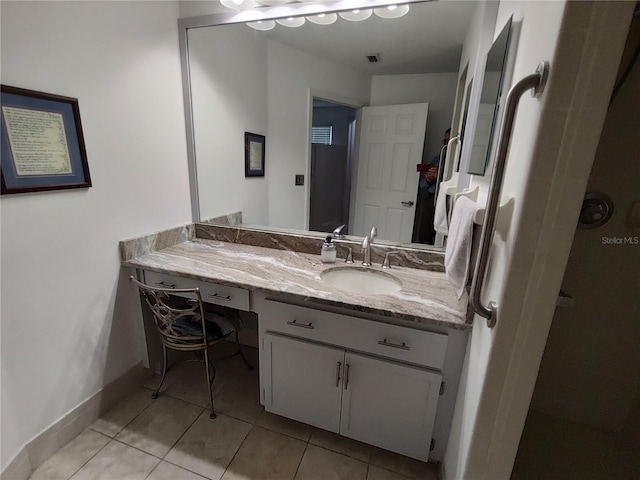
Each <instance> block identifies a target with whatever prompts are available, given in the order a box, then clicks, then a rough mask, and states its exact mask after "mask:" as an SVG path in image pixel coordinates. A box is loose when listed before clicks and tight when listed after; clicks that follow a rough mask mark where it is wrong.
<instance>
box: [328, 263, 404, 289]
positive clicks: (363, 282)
mask: <svg viewBox="0 0 640 480" xmlns="http://www.w3.org/2000/svg"><path fill="white" fill-rule="evenodd" d="M320 278H321V279H322V280H323V281H325V282H327V283H329V284H331V285H333V286H334V287H336V288H339V289H340V290H345V291H347V292H352V293H365V294H381V293H383V294H384V293H393V292H398V291H400V290H401V289H402V283H401V282H400V280H398V279H397V278H396V277H394V276H393V275H391V274H389V273H386V272H380V271H378V270H371V269H370V268H358V267H334V268H330V269H328V270H325V271H323V272H322V273H321V274H320Z"/></svg>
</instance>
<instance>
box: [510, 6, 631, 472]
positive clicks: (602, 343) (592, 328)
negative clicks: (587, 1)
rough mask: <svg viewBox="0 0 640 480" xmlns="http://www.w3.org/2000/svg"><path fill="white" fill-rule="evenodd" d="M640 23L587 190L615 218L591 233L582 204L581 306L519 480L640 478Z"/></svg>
mask: <svg viewBox="0 0 640 480" xmlns="http://www.w3.org/2000/svg"><path fill="white" fill-rule="evenodd" d="M637 11H638V10H637ZM639 20H640V15H636V16H635V19H634V21H633V23H632V27H631V29H630V32H629V36H628V39H627V48H626V49H625V54H624V55H623V62H622V64H621V66H620V73H619V75H618V80H617V82H616V88H615V89H614V94H613V96H612V101H611V104H610V105H609V110H608V113H607V116H606V119H605V124H604V128H603V130H602V134H601V136H600V141H599V144H598V150H597V153H596V157H595V160H594V164H593V168H592V170H591V175H590V177H589V181H588V184H587V192H588V193H589V192H599V193H604V194H606V195H607V196H608V197H609V199H610V205H612V206H613V215H612V216H611V218H610V219H609V220H608V221H607V222H606V223H604V224H602V225H599V224H598V223H600V222H597V223H595V224H591V225H588V219H589V218H593V219H597V218H596V217H593V210H591V214H590V210H589V207H588V206H587V205H586V204H585V205H583V210H582V212H581V220H583V223H582V224H581V225H579V228H578V229H577V230H576V233H575V236H574V239H573V244H572V247H571V254H570V256H569V260H568V263H567V267H566V270H565V274H564V279H563V291H565V292H566V293H567V294H568V295H570V296H571V297H572V302H570V303H569V306H567V307H562V306H559V307H557V308H556V312H555V315H554V317H553V323H552V325H551V330H550V332H549V337H548V339H547V344H546V347H545V351H544V355H543V357H542V362H541V364H540V370H539V373H538V379H537V382H536V386H535V390H534V393H533V397H532V400H531V405H530V407H529V413H528V416H527V420H526V423H525V427H524V431H523V434H522V439H521V442H520V446H519V449H518V454H517V457H516V461H515V464H514V468H513V473H512V477H511V478H512V480H529V479H540V478H563V479H592V478H593V479H600V478H615V479H636V478H640V376H638V371H640V356H639V355H638V345H639V344H640V323H639V322H638V319H639V318H640V301H639V300H638V296H637V289H638V285H640V232H639V230H638V227H639V225H637V220H634V218H635V217H634V216H633V215H632V211H633V209H634V208H638V207H637V202H638V200H639V199H638V185H640V169H639V168H638V165H637V161H638V158H640V138H639V137H638V135H637V120H636V116H637V112H638V111H640V89H638V87H637V86H638V85H640V65H639V64H640V62H639V61H638V52H639V51H640V21H639ZM633 52H635V53H633ZM628 53H631V54H630V55H627V54H628ZM625 58H627V59H629V58H630V59H631V60H629V61H625ZM634 205H636V206H635V207H634ZM596 214H597V212H596ZM587 227H591V228H587Z"/></svg>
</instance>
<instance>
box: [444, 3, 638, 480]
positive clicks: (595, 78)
mask: <svg viewBox="0 0 640 480" xmlns="http://www.w3.org/2000/svg"><path fill="white" fill-rule="evenodd" d="M632 10H633V4H632V3H626V2H593V3H591V2H566V3H565V2H560V1H554V2H534V1H531V2H529V1H527V2H524V1H519V2H518V1H516V2H501V4H500V9H499V12H498V20H497V25H498V28H499V26H500V25H502V24H504V22H505V21H506V19H507V18H508V17H509V16H511V15H513V16H514V20H516V21H518V20H521V21H522V30H521V33H520V38H519V43H518V49H517V58H516V62H515V66H514V75H513V77H514V82H515V81H517V80H520V79H521V78H523V77H525V76H527V75H529V74H531V73H532V72H533V70H534V69H535V67H536V65H537V63H538V62H539V61H541V60H549V61H550V62H551V76H550V79H549V83H548V85H547V88H546V90H545V93H544V95H543V96H542V98H541V99H540V100H534V99H531V97H530V96H528V95H525V96H524V97H523V99H522V101H521V103H520V106H519V108H518V114H517V118H516V121H515V125H514V130H513V135H512V138H511V143H510V144H511V148H510V152H509V156H508V160H507V170H506V174H505V180H504V187H503V195H511V196H514V197H515V198H516V204H515V210H514V213H513V215H512V223H511V227H510V232H509V234H508V236H507V238H506V241H504V242H503V241H501V240H499V239H496V240H494V244H493V248H492V252H491V254H492V256H491V260H490V267H489V279H488V282H487V283H486V286H485V295H484V298H485V299H492V300H495V301H496V302H497V304H498V306H499V310H498V323H497V325H496V327H495V328H493V329H489V328H488V327H487V326H486V323H485V321H484V319H482V318H480V317H478V316H476V318H475V321H474V328H473V332H472V338H471V342H470V346H469V349H470V355H469V356H468V357H467V359H466V364H465V370H464V372H463V379H462V382H461V390H462V392H463V393H464V395H463V396H462V397H461V396H460V395H459V396H458V401H457V405H456V414H455V419H454V429H453V431H452V434H451V437H450V441H449V448H448V450H447V454H446V458H445V469H446V472H447V478H486V479H493V478H508V477H509V475H510V472H511V468H512V462H513V459H514V457H515V453H516V451H517V446H518V443H519V439H520V434H521V432H522V426H523V425H524V420H525V417H526V414H527V410H528V406H529V401H530V399H531V394H532V392H533V386H534V384H535V378H536V375H537V371H538V366H539V362H540V358H541V356H542V352H543V350H544V344H545V341H546V337H547V334H548V331H549V326H550V324H551V318H552V315H553V311H554V309H555V301H556V299H557V294H558V291H559V288H560V284H561V281H562V275H563V273H564V267H565V265H566V261H567V258H568V255H569V249H570V246H571V240H572V237H573V234H574V231H575V230H574V225H575V221H576V218H577V214H578V211H579V207H580V203H581V199H582V194H583V192H584V189H585V185H586V180H587V177H588V173H589V170H590V168H591V162H592V161H593V157H594V154H595V148H596V144H597V139H598V137H599V133H600V130H601V128H602V124H603V121H604V116H605V113H606V110H607V103H608V95H609V93H610V91H611V88H612V86H613V81H614V79H615V73H616V68H617V64H618V62H619V59H620V56H619V55H620V53H621V50H622V45H623V42H624V36H625V34H626V25H628V20H629V18H630V15H631V12H632ZM625 22H627V23H626V24H625ZM495 33H496V34H497V32H495ZM604 39H606V41H605V40H604Z"/></svg>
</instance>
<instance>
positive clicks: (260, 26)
mask: <svg viewBox="0 0 640 480" xmlns="http://www.w3.org/2000/svg"><path fill="white" fill-rule="evenodd" d="M247 25H249V26H250V27H251V28H253V29H255V30H260V31H263V32H266V31H267V30H273V29H274V28H275V26H276V22H274V21H273V20H258V21H257V22H248V23H247Z"/></svg>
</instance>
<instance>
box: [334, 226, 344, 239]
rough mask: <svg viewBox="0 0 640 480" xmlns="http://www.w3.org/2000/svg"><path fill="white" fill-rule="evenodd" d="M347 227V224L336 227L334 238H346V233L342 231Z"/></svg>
mask: <svg viewBox="0 0 640 480" xmlns="http://www.w3.org/2000/svg"><path fill="white" fill-rule="evenodd" d="M344 227H346V225H340V226H339V227H336V229H335V230H334V231H333V238H344V234H343V233H342V229H343V228H344Z"/></svg>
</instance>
